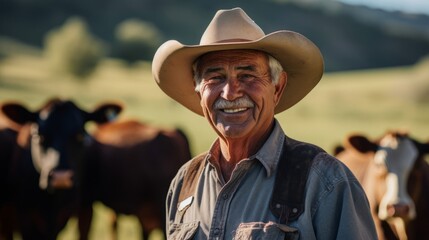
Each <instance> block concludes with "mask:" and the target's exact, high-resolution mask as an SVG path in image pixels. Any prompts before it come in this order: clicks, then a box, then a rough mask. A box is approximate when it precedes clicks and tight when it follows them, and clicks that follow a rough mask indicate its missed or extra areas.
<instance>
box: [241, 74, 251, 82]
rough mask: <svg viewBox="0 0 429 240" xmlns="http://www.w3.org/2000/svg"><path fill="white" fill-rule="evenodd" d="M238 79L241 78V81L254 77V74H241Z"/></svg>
mask: <svg viewBox="0 0 429 240" xmlns="http://www.w3.org/2000/svg"><path fill="white" fill-rule="evenodd" d="M239 79H240V80H242V81H248V80H253V79H255V76H254V75H251V74H242V75H240V76H239Z"/></svg>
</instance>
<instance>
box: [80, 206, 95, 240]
mask: <svg viewBox="0 0 429 240" xmlns="http://www.w3.org/2000/svg"><path fill="white" fill-rule="evenodd" d="M92 215H93V209H92V206H91V205H88V206H85V207H82V208H80V209H79V212H78V227H79V239H80V240H88V236H89V230H90V229H91V221H92Z"/></svg>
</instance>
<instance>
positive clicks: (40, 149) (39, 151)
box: [0, 99, 122, 189]
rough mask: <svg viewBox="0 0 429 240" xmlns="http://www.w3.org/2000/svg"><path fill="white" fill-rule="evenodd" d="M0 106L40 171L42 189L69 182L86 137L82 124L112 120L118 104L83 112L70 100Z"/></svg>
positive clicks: (120, 108)
mask: <svg viewBox="0 0 429 240" xmlns="http://www.w3.org/2000/svg"><path fill="white" fill-rule="evenodd" d="M0 109H1V112H2V113H3V114H4V115H5V116H6V117H7V118H8V119H9V120H10V122H11V123H12V124H11V125H12V126H13V128H15V129H16V128H19V135H18V144H19V145H20V146H21V147H23V148H29V149H30V151H31V157H32V161H33V165H34V168H35V169H36V170H37V171H38V172H39V173H40V179H39V186H40V188H42V189H46V188H47V187H48V186H50V187H52V188H70V187H71V186H72V185H73V181H72V176H73V175H74V172H73V171H72V170H73V169H76V167H77V166H76V165H77V164H79V162H78V161H79V160H80V157H82V154H83V151H84V149H85V145H86V143H87V142H86V140H88V137H87V134H86V131H85V123H86V122H88V121H95V122H98V123H102V122H106V121H110V120H113V119H114V118H115V116H116V115H117V114H118V113H119V112H120V111H121V110H122V106H121V105H119V104H116V103H106V104H102V105H100V106H98V107H97V108H95V110H94V111H92V112H87V111H84V110H82V109H81V108H79V107H78V106H76V104H74V103H73V102H72V101H64V100H61V99H51V100H49V101H48V102H47V103H46V104H45V105H43V107H42V108H40V110H37V111H34V112H33V111H30V110H28V109H27V108H26V107H25V106H23V105H22V104H20V103H12V102H11V103H4V104H2V106H1V108H0Z"/></svg>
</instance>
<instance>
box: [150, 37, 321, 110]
mask: <svg viewBox="0 0 429 240" xmlns="http://www.w3.org/2000/svg"><path fill="white" fill-rule="evenodd" d="M232 49H253V50H260V51H264V52H266V53H268V54H270V55H271V56H273V57H274V58H276V59H277V60H278V61H279V62H280V63H281V65H282V66H283V69H284V70H285V71H286V72H287V76H288V78H287V85H286V88H285V90H284V92H283V95H282V97H281V99H280V101H279V103H278V105H277V106H276V108H275V113H276V114H277V113H280V112H282V111H284V110H286V109H288V108H290V107H292V106H293V105H295V104H296V103H297V102H299V101H300V100H301V99H303V98H304V97H305V96H306V95H307V94H308V93H309V92H310V91H311V90H312V89H313V88H314V87H315V86H316V85H317V83H318V82H319V81H320V79H321V77H322V75H323V57H322V54H321V53H320V50H319V49H318V48H317V47H316V45H314V44H313V43H312V42H311V41H310V40H309V39H307V38H306V37H304V36H303V35H301V34H299V33H296V32H292V31H277V32H274V33H271V34H268V35H266V36H264V37H262V38H260V39H258V40H254V41H248V42H243V41H240V42H226V43H217V44H210V45H183V44H181V43H180V42H178V41H175V40H170V41H167V42H165V43H164V44H163V45H161V46H160V47H159V48H158V50H157V52H156V53H155V56H154V58H153V63H152V74H153V76H154V78H155V81H156V82H157V84H158V85H159V87H160V88H161V89H162V90H163V91H164V92H165V93H166V94H167V95H168V96H170V97H171V98H173V99H174V100H176V101H177V102H179V103H180V104H182V105H183V106H185V107H187V108H188V109H190V110H191V111H193V112H195V113H197V114H199V115H201V116H203V111H202V108H201V105H200V97H199V96H198V94H197V93H196V92H195V86H194V80H193V73H192V64H193V63H194V61H195V60H196V59H197V58H198V57H199V56H201V55H203V54H205V53H208V52H213V51H221V50H232Z"/></svg>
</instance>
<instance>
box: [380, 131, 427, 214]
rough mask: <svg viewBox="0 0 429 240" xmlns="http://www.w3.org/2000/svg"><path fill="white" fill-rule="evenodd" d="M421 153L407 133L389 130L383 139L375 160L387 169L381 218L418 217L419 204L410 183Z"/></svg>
mask: <svg viewBox="0 0 429 240" xmlns="http://www.w3.org/2000/svg"><path fill="white" fill-rule="evenodd" d="M418 155H419V152H418V149H417V147H416V145H415V144H414V143H413V141H411V140H410V139H409V138H408V137H406V136H401V135H398V134H387V135H385V136H384V137H383V138H382V139H381V140H380V142H379V149H378V150H377V151H376V153H375V155H374V163H375V165H376V166H377V168H379V169H382V171H381V172H384V174H383V180H384V183H381V186H380V188H382V189H383V194H382V195H380V196H381V199H380V202H379V206H378V217H379V218H380V219H381V220H388V219H390V218H394V217H400V218H403V219H414V218H415V216H416V210H415V205H414V202H413V200H412V198H411V197H410V195H409V193H408V189H407V185H408V179H409V176H410V172H411V170H412V168H413V166H414V164H415V162H416V159H417V157H418ZM383 170H384V171H383ZM383 185H384V187H383Z"/></svg>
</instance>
